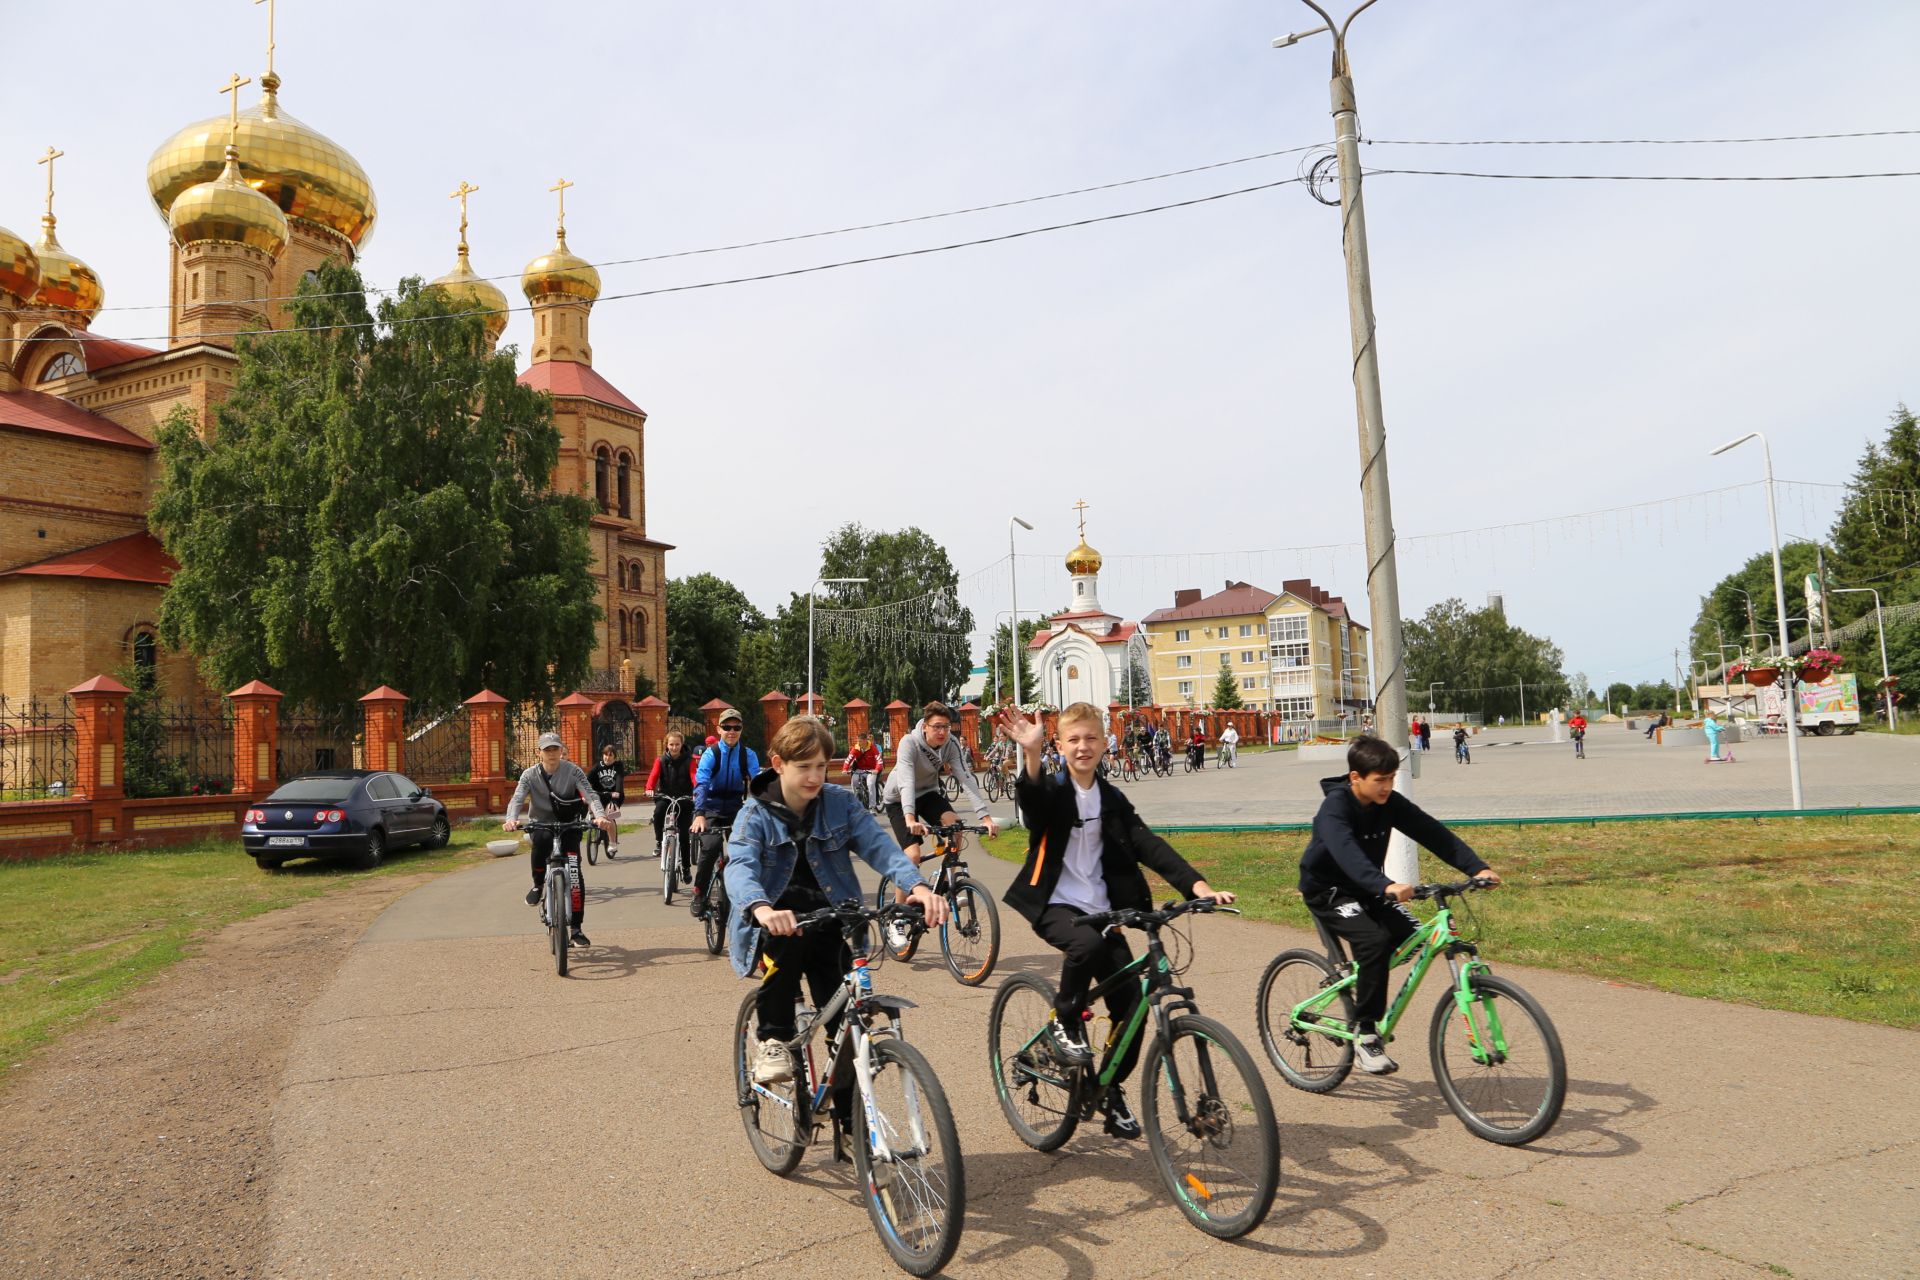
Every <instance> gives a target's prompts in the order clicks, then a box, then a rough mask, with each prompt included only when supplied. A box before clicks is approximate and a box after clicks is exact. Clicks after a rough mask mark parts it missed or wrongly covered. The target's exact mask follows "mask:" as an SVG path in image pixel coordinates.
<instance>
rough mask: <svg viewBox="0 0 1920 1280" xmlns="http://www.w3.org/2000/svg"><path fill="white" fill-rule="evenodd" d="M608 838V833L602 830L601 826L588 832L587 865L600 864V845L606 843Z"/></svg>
mask: <svg viewBox="0 0 1920 1280" xmlns="http://www.w3.org/2000/svg"><path fill="white" fill-rule="evenodd" d="M606 839H607V836H606V833H605V832H604V831H602V830H600V828H598V827H595V828H593V829H592V830H591V831H588V832H587V865H588V866H590V867H597V866H599V865H600V846H601V845H602V844H604V843H606Z"/></svg>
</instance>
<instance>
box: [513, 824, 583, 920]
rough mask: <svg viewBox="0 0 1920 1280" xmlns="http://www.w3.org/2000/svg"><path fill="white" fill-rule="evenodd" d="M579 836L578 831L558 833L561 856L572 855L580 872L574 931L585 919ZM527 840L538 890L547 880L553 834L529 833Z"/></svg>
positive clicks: (543, 832)
mask: <svg viewBox="0 0 1920 1280" xmlns="http://www.w3.org/2000/svg"><path fill="white" fill-rule="evenodd" d="M580 835H581V833H580V832H578V831H563V832H561V833H560V852H561V854H562V855H563V856H564V855H566V854H569V853H570V854H572V855H573V857H574V866H575V867H576V868H577V869H578V870H579V872H580V909H579V910H578V911H576V912H574V913H573V927H574V928H576V929H578V928H579V927H580V922H581V921H582V920H585V919H586V918H587V869H586V868H585V867H584V866H582V865H581V864H580ZM527 839H528V841H529V842H530V843H531V844H532V845H533V883H534V886H535V887H536V888H538V887H539V886H540V884H541V883H542V882H543V881H545V880H546V878H547V859H548V857H549V856H551V855H552V853H553V832H551V831H530V832H528V833H527Z"/></svg>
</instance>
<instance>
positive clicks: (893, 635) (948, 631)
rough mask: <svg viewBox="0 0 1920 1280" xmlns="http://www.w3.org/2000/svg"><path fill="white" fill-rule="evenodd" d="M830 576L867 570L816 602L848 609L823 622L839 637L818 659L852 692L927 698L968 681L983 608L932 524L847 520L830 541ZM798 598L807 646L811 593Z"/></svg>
mask: <svg viewBox="0 0 1920 1280" xmlns="http://www.w3.org/2000/svg"><path fill="white" fill-rule="evenodd" d="M820 576H821V577H823V578H865V579H867V581H866V582H864V583H842V584H836V585H832V586H827V587H823V588H822V589H821V602H820V603H819V604H816V605H815V608H816V609H822V610H825V609H833V610H836V611H840V614H839V616H838V617H836V618H833V619H831V620H828V621H825V622H823V623H822V627H821V629H822V631H823V633H827V634H828V635H829V640H828V641H827V642H826V643H825V644H823V645H822V647H821V651H820V652H819V653H817V654H816V655H815V659H814V661H815V665H816V669H821V668H824V670H823V673H822V674H817V675H816V676H815V679H816V680H818V681H819V682H820V683H821V684H823V685H829V682H831V684H830V685H829V687H831V688H832V689H834V690H835V691H836V692H837V693H839V694H841V695H842V698H843V700H844V697H845V696H851V695H857V696H859V697H862V698H865V699H866V700H867V701H869V702H872V703H874V704H875V705H876V706H883V705H885V704H886V703H887V702H889V701H891V700H892V699H894V698H902V699H904V700H906V701H907V702H910V703H913V704H914V705H916V706H917V705H919V704H920V703H922V702H926V701H928V700H930V699H933V698H947V697H951V696H952V695H953V694H954V693H955V692H956V691H957V690H958V689H959V688H960V686H961V685H962V684H964V683H965V682H966V679H967V676H968V675H969V674H970V672H971V670H972V657H971V654H970V653H969V652H968V647H967V636H968V634H969V633H970V632H971V631H972V630H973V614H972V612H971V611H969V610H968V609H966V608H965V607H963V606H962V605H961V604H960V575H959V574H958V573H956V572H955V571H954V568H953V561H952V560H951V559H950V558H949V557H948V555H947V550H946V548H945V547H943V546H941V545H940V544H939V543H938V542H935V541H934V540H933V538H931V537H930V536H928V535H927V534H926V533H925V532H923V531H922V530H920V529H917V528H911V527H910V528H906V529H901V530H899V531H898V532H895V533H884V532H880V531H877V530H872V529H865V528H862V527H861V526H860V525H858V524H846V525H842V526H841V527H840V528H838V529H836V530H834V531H833V533H832V534H831V535H830V536H829V537H828V538H827V540H826V542H825V543H824V544H823V545H822V547H821V549H820ZM796 599H797V600H798V602H799V608H800V610H801V613H800V616H799V617H798V619H797V621H798V627H799V639H800V643H801V644H802V646H804V644H805V638H806V617H805V613H804V611H805V609H806V597H805V596H804V595H802V596H799V597H796ZM853 610H860V611H861V612H858V613H854V612H851V611H853ZM800 674H801V676H802V677H803V678H804V666H803V667H802V671H801V673H800ZM822 694H823V696H825V690H823V691H822Z"/></svg>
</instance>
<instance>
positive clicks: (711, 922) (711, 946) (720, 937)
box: [707, 871, 727, 956]
mask: <svg viewBox="0 0 1920 1280" xmlns="http://www.w3.org/2000/svg"><path fill="white" fill-rule="evenodd" d="M726 949H727V891H726V890H725V889H724V888H722V887H721V885H720V873H719V872H718V871H715V872H714V873H713V887H712V888H710V889H708V890H707V954H708V955H714V956H717V955H719V954H720V953H721V952H722V951H725V950H726Z"/></svg>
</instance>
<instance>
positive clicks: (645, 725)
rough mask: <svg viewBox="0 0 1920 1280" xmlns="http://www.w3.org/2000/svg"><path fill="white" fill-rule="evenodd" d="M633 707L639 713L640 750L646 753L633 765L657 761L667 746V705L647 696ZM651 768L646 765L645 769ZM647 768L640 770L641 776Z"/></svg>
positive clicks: (651, 696)
mask: <svg viewBox="0 0 1920 1280" xmlns="http://www.w3.org/2000/svg"><path fill="white" fill-rule="evenodd" d="M634 707H635V709H636V710H638V711H639V712H640V749H641V750H642V751H643V752H645V753H646V754H645V756H644V757H643V758H642V760H640V761H635V763H636V764H640V763H643V762H645V761H652V760H657V759H659V757H660V753H661V752H662V751H663V750H665V749H666V744H667V704H666V703H664V702H662V701H661V700H660V699H658V698H656V697H654V696H653V695H652V694H648V695H647V696H646V697H644V698H642V699H640V701H639V702H637V703H635V704H634ZM651 767H652V766H651V765H650V764H648V765H647V768H651ZM647 768H643V769H641V771H640V772H641V774H642V775H644V774H645V773H646V772H647Z"/></svg>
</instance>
